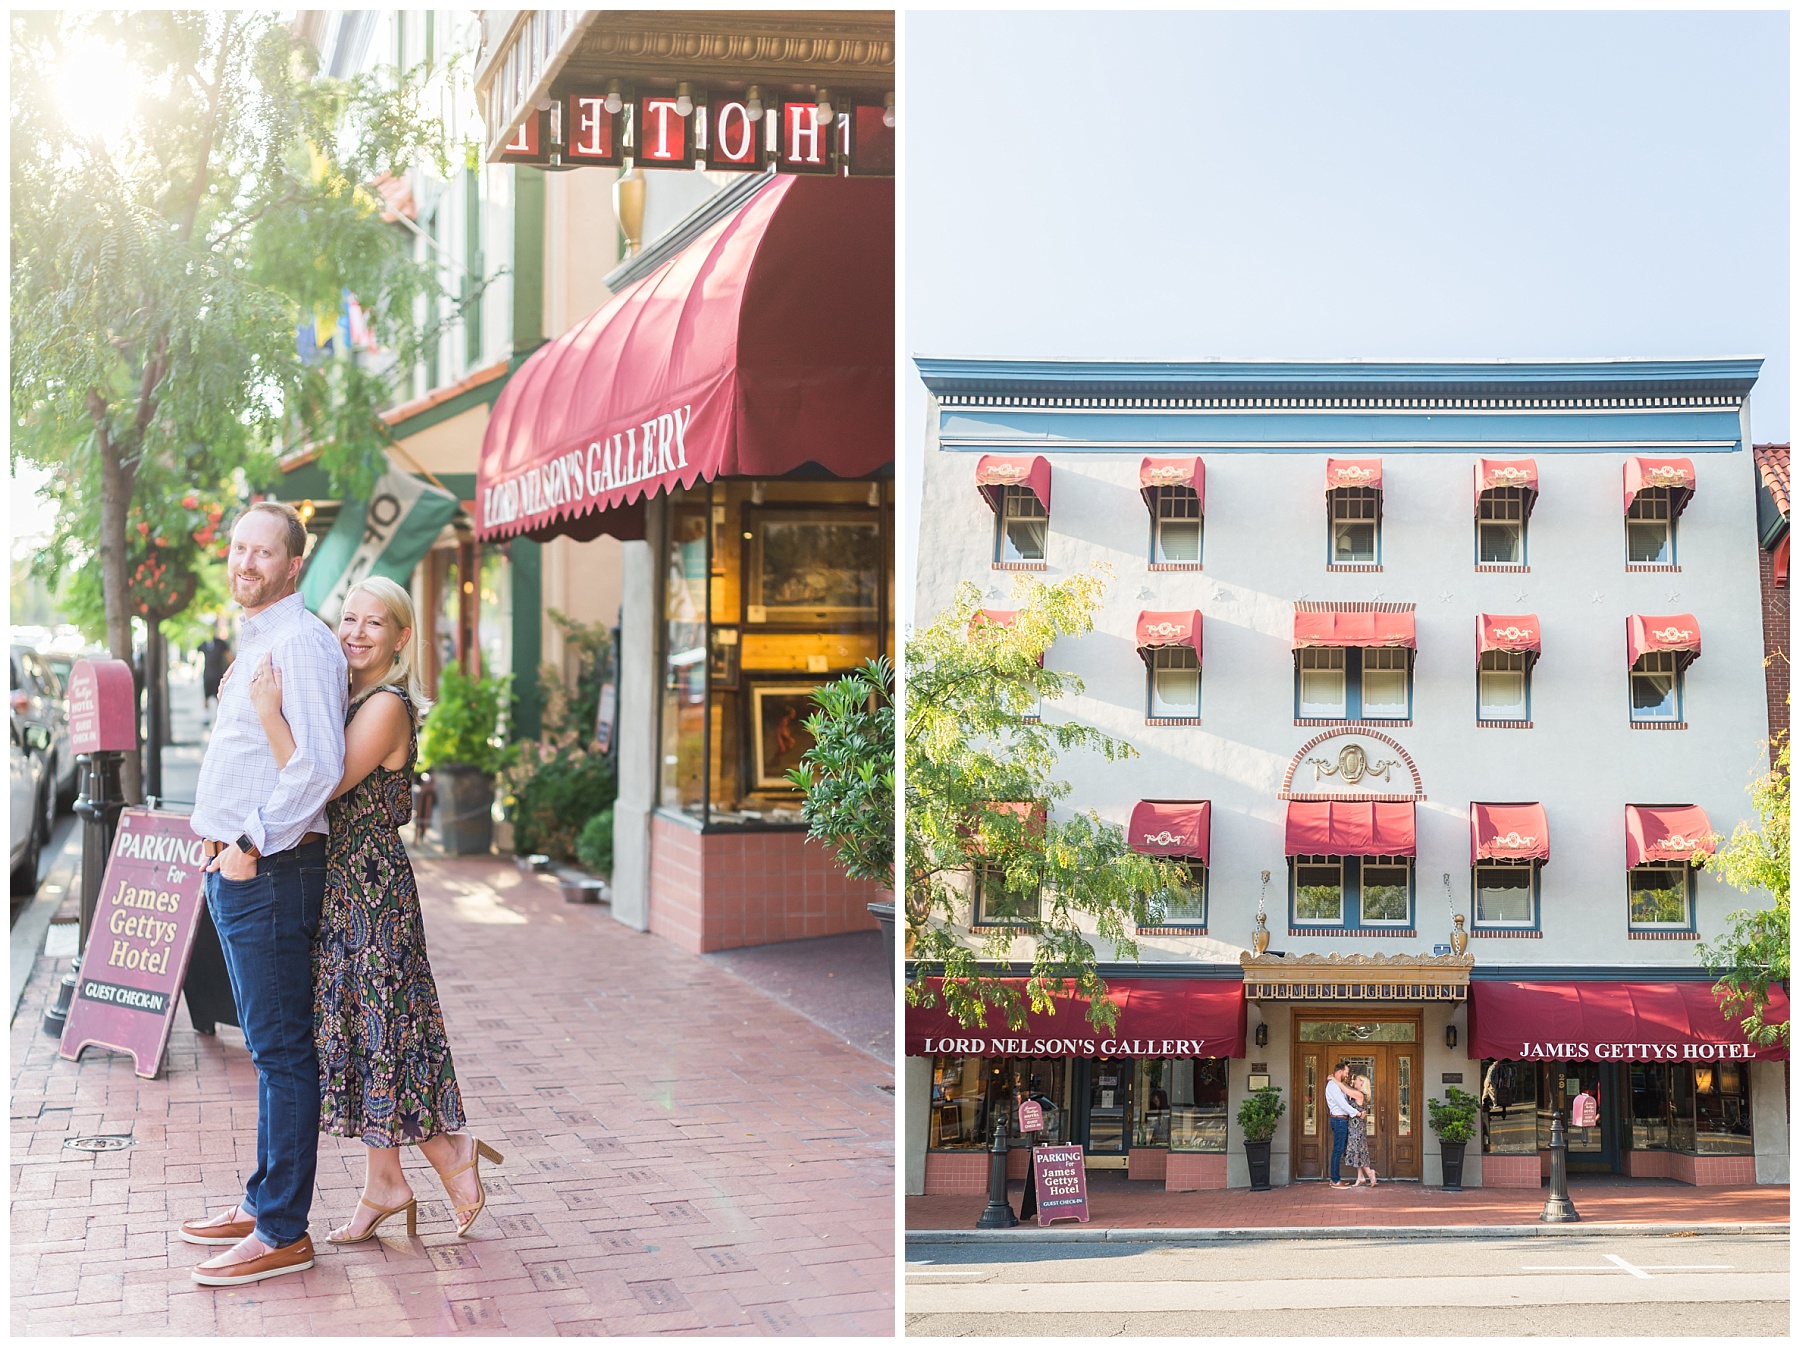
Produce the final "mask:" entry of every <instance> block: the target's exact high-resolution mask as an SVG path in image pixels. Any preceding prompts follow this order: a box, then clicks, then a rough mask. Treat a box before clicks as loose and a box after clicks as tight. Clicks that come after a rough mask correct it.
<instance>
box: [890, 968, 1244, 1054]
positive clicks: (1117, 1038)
mask: <svg viewBox="0 0 1800 1347" xmlns="http://www.w3.org/2000/svg"><path fill="white" fill-rule="evenodd" d="M1008 981H1009V982H1013V983H1014V985H1016V986H1018V987H1020V988H1021V990H1022V989H1023V987H1024V980H1023V979H1010V978H1009V979H1008ZM933 986H934V987H941V986H942V984H941V983H940V982H938V981H937V980H936V979H933ZM1106 987H1107V991H1108V993H1109V994H1110V995H1111V996H1112V999H1113V1000H1114V1001H1115V1002H1116V1003H1117V1004H1118V1007H1119V1019H1118V1022H1117V1024H1116V1025H1115V1026H1114V1027H1113V1028H1112V1029H1111V1030H1110V1031H1107V1030H1100V1029H1096V1028H1095V1027H1094V1026H1093V1025H1092V1024H1090V1023H1089V1022H1088V1018H1087V1010H1088V1003H1087V1001H1086V1000H1084V999H1082V998H1080V997H1076V996H1074V995H1064V996H1058V997H1056V998H1055V1008H1054V1009H1053V1010H1052V1011H1051V1012H1050V1013H1049V1014H1048V1015H1039V1014H1037V1013H1036V1012H1035V1011H1028V1012H1027V1014H1026V1022H1025V1027H1024V1028H1023V1029H1017V1030H1014V1029H1010V1028H1008V1027H1007V1024H1006V1020H1005V1017H1004V1016H1002V1015H1001V1014H999V1013H998V1012H997V1011H994V1010H989V1011H988V1012H987V1014H986V1020H987V1023H986V1024H985V1025H984V1026H983V1027H981V1028H966V1027H964V1026H963V1025H961V1024H958V1023H957V1022H956V1021H955V1020H953V1019H952V1018H951V1017H950V1012H949V1011H948V1010H947V1009H946V1008H945V1006H944V1002H943V1000H942V998H941V997H940V999H939V1001H938V1004H937V1005H935V1006H933V1007H932V1008H931V1009H929V1010H926V1009H924V1008H922V1007H919V1006H908V1007H907V1008H906V1055H907V1056H909V1057H932V1056H937V1055H940V1054H952V1053H953V1054H957V1055H961V1056H974V1057H1242V1056H1243V1055H1244V1026H1245V1020H1246V1016H1245V1013H1244V1009H1245V1007H1244V984H1243V981H1242V980H1241V979H1240V978H1235V977H1233V978H1217V979H1215V978H1113V979H1109V980H1108V981H1107V984H1106Z"/></svg>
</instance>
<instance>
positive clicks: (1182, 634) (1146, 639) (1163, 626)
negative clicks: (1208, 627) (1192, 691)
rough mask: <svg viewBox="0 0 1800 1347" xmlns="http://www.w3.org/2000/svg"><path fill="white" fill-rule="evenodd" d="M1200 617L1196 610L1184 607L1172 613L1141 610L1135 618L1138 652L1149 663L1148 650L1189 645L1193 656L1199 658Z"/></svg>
mask: <svg viewBox="0 0 1800 1347" xmlns="http://www.w3.org/2000/svg"><path fill="white" fill-rule="evenodd" d="M1200 635H1201V617H1200V614H1199V612H1198V611H1196V610H1194V609H1186V610H1182V611H1178V612H1173V613H1152V612H1141V613H1139V614H1138V620H1137V648H1138V654H1140V655H1142V656H1143V657H1144V662H1145V663H1149V660H1150V653H1149V652H1150V651H1152V650H1155V649H1157V648H1159V647H1163V646H1174V645H1185V646H1191V647H1192V648H1193V651H1194V658H1195V659H1196V660H1198V659H1199V658H1200Z"/></svg>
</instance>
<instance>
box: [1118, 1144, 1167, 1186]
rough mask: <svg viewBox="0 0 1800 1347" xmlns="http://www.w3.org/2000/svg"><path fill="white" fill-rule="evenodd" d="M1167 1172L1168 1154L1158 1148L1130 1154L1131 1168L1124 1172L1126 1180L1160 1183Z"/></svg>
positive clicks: (1134, 1151)
mask: <svg viewBox="0 0 1800 1347" xmlns="http://www.w3.org/2000/svg"><path fill="white" fill-rule="evenodd" d="M1168 1172H1169V1153H1168V1152H1167V1151H1165V1150H1163V1149H1161V1148H1160V1147H1158V1148H1156V1149H1154V1150H1151V1149H1148V1148H1145V1149H1141V1150H1136V1149H1134V1150H1133V1151H1132V1152H1131V1168H1130V1169H1128V1170H1126V1171H1125V1177H1126V1178H1128V1179H1154V1180H1156V1181H1158V1182H1161V1181H1162V1179H1163V1178H1164V1176H1166V1175H1167V1174H1168Z"/></svg>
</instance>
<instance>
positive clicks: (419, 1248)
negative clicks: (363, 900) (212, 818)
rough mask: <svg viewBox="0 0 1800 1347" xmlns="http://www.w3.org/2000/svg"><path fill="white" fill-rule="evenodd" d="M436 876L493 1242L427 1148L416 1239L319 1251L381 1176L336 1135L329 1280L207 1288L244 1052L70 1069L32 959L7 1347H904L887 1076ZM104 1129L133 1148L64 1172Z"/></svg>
mask: <svg viewBox="0 0 1800 1347" xmlns="http://www.w3.org/2000/svg"><path fill="white" fill-rule="evenodd" d="M171 793H173V792H171ZM415 865H416V869H417V871H418V874H419V882H420V889H421V896H422V902H423V906H424V911H425V922H426V929H427V932H428V939H429V943H430V949H431V958H432V965H433V968H434V970H435V972H436V975H437V982H438V989H439V993H440V995H441V997H442V1000H443V1004H444V1013H445V1017H446V1020H447V1022H448V1025H449V1030H450V1041H451V1045H452V1049H453V1051H454V1053H455V1057H456V1064H457V1074H458V1077H459V1079H460V1081H461V1084H462V1088H463V1094H464V1100H465V1103H466V1105H467V1109H468V1113H469V1117H470V1130H471V1131H472V1132H473V1133H474V1134H475V1135H476V1136H479V1137H482V1138H484V1139H486V1140H488V1141H490V1142H491V1143H492V1144H494V1145H495V1146H496V1147H497V1149H499V1150H500V1151H501V1152H502V1153H503V1154H504V1155H505V1156H506V1163H505V1164H504V1165H503V1166H501V1167H500V1168H499V1169H498V1170H497V1171H493V1173H494V1180H493V1182H491V1183H490V1184H489V1194H490V1199H489V1210H488V1212H487V1213H486V1214H484V1215H483V1216H482V1218H481V1219H480V1221H479V1222H478V1223H477V1225H476V1227H475V1229H476V1232H477V1237H476V1238H473V1239H469V1240H459V1239H457V1238H456V1237H455V1235H454V1233H453V1227H452V1224H451V1214H450V1211H449V1209H448V1204H447V1203H446V1202H445V1200H444V1196H443V1192H442V1189H441V1187H440V1186H439V1185H438V1184H437V1182H436V1179H435V1176H434V1175H433V1174H432V1173H431V1171H430V1169H429V1167H428V1166H426V1165H425V1164H424V1162H423V1160H422V1159H421V1158H420V1157H418V1156H417V1155H416V1154H414V1153H411V1152H409V1154H408V1158H407V1174H408V1177H409V1179H410V1180H411V1181H412V1183H413V1186H414V1189H415V1191H416V1192H417V1194H418V1196H419V1199H420V1202H419V1206H420V1237H419V1238H418V1239H417V1240H408V1239H407V1238H405V1237H404V1233H403V1231H404V1227H403V1226H397V1225H396V1223H393V1222H390V1223H389V1225H388V1227H386V1228H385V1229H384V1235H385V1234H386V1231H390V1230H396V1229H397V1230H399V1231H400V1232H401V1233H398V1234H395V1235H392V1236H389V1237H385V1238H382V1239H381V1240H380V1241H379V1242H375V1243H371V1244H366V1245H357V1246H353V1247H349V1248H343V1249H339V1248H337V1247H334V1246H331V1245H327V1244H324V1243H323V1235H324V1233H325V1230H326V1229H327V1228H328V1227H329V1226H331V1225H333V1224H335V1223H336V1222H338V1221H340V1220H342V1219H343V1218H344V1217H345V1216H346V1215H347V1214H348V1213H349V1212H350V1210H351V1208H352V1207H353V1206H354V1204H355V1201H356V1196H357V1193H358V1192H359V1191H360V1186H361V1174H362V1147H361V1145H360V1143H358V1142H355V1141H348V1140H344V1139H341V1138H334V1137H326V1138H323V1139H322V1142H321V1149H320V1166H319V1180H318V1193H317V1197H316V1199H315V1201H314V1204H313V1219H312V1236H313V1239H314V1242H315V1244H316V1245H317V1246H318V1248H319V1255H318V1263H317V1265H316V1266H315V1267H314V1268H313V1269H312V1270H311V1271H309V1272H306V1273H302V1274H299V1275H296V1276H291V1277H282V1278H278V1279H275V1280H273V1281H269V1282H262V1283H257V1284H255V1285H253V1286H250V1287H245V1288H239V1289H236V1290H208V1289H205V1288H202V1287H199V1286H196V1285H195V1284H194V1283H193V1282H192V1281H190V1280H189V1277H188V1272H189V1270H190V1269H191V1268H192V1267H193V1265H194V1264H196V1263H198V1262H200V1261H201V1260H202V1259H203V1258H205V1257H206V1256H207V1253H208V1251H207V1250H205V1249H202V1248H199V1247H195V1246H190V1245H187V1244H183V1243H182V1242H181V1241H180V1240H179V1239H178V1238H177V1237H176V1235H175V1232H174V1227H175V1225H176V1224H177V1222H179V1221H180V1220H181V1219H182V1218H184V1217H187V1216H191V1215H194V1214H196V1213H199V1212H203V1211H209V1210H215V1211H216V1210H218V1209H220V1208H221V1207H223V1206H225V1205H228V1204H229V1203H230V1202H231V1201H232V1200H234V1199H235V1197H236V1196H237V1195H238V1193H239V1191H240V1184H241V1181H242V1178H243V1177H244V1176H245V1175H246V1174H248V1172H249V1171H250V1169H251V1168H252V1167H253V1166H254V1156H255V1118H256V1076H255V1071H254V1069H253V1068H252V1067H251V1065H250V1061H249V1057H248V1055H247V1054H246V1052H245V1051H244V1049H243V1046H242V1039H241V1037H240V1036H238V1035H237V1034H236V1033H235V1031H233V1030H230V1029H227V1028H221V1029H220V1031H219V1033H218V1035H217V1037H211V1038H208V1037H202V1036H200V1035H197V1034H196V1033H195V1032H194V1031H193V1029H192V1028H191V1027H190V1025H189V1021H188V1017H187V1013H186V1011H185V1009H183V1010H180V1011H178V1012H177V1015H176V1022H175V1029H174V1034H173V1038H172V1041H171V1044H170V1050H169V1055H168V1058H167V1060H166V1063H165V1066H164V1070H163V1074H162V1077H161V1078H160V1079H158V1080H154V1081H144V1080H139V1079H138V1078H137V1077H136V1076H135V1075H133V1073H132V1070H131V1061H130V1059H129V1058H128V1057H122V1056H112V1055H110V1054H108V1053H106V1052H104V1051H102V1050H97V1049H90V1050H89V1052H88V1053H87V1055H86V1057H85V1058H84V1059H83V1060H82V1061H81V1062H80V1063H79V1064H77V1063H73V1062H65V1061H63V1060H61V1059H60V1058H59V1057H58V1056H57V1055H56V1045H55V1043H54V1042H53V1041H52V1040H50V1039H48V1038H46V1037H45V1036H44V1035H43V1034H42V1033H40V1032H39V1022H40V1020H41V1017H42V1014H43V1009H44V1005H45V1003H46V1001H47V999H48V998H49V997H51V996H53V995H54V991H55V986H56V983H57V982H58V980H59V979H60V978H61V977H62V975H63V973H64V972H65V971H67V968H68V961H67V960H66V959H58V958H53V957H49V956H40V957H39V958H38V959H37V960H36V963H35V967H34V968H33V971H32V974H31V978H30V981H29V982H28V984H27V986H26V989H25V994H24V996H23V998H22V999H21V1002H20V1005H19V1009H18V1012H17V1014H16V1015H15V1017H14V1019H13V1025H12V1063H13V1093H12V1128H13V1148H12V1153H13V1167H12V1175H13V1189H12V1198H13V1200H12V1244H11V1272H12V1321H11V1323H12V1331H13V1333H14V1334H15V1335H20V1334H29V1335H40V1334H56V1335H62V1334H70V1333H106V1334H175V1333H180V1334H195V1335H205V1336H212V1335H231V1336H251V1335H355V1334H368V1333H371V1332H377V1333H381V1334H420V1333H451V1332H469V1333H476V1334H484V1335H485V1334H510V1335H519V1334H540V1335H541V1334H600V1333H606V1334H620V1333H626V1334H639V1333H667V1332H686V1333H734V1334H745V1333H748V1334H759V1333H760V1334H770V1335H784V1336H792V1335H807V1334H812V1335H826V1334H853V1335H882V1336H887V1335H890V1334H892V1333H893V1331H894V1324H895V1318H894V1297H893V1288H894V1252H895V1249H894V1245H895V1239H894V1230H893V1210H894V1207H893V1194H894V1144H893V1116H894V1096H893V1093H892V1088H893V1072H892V1069H891V1067H890V1066H888V1065H886V1064H884V1063H882V1062H880V1061H878V1060H876V1059H874V1058H872V1057H871V1056H869V1055H868V1054H867V1053H866V1052H863V1051H858V1050H856V1049H855V1048H852V1047H850V1046H848V1045H847V1044H846V1043H844V1042H843V1041H842V1038H841V1037H840V1036H839V1035H838V1034H834V1033H831V1032H828V1031H827V1030H825V1029H822V1028H821V1027H819V1026H818V1025H817V1024H815V1023H813V1022H812V1021H811V1020H810V1019H808V1018H806V1017H805V1016H803V1015H802V1014H800V1013H797V1012H796V1011H795V1010H792V1009H789V1008H787V1007H786V1006H783V1005H782V1004H780V1003H778V1002H777V1001H776V1000H773V999H771V998H770V997H769V996H767V995H765V994H763V993H762V992H761V991H758V990H757V989H756V988H755V987H754V986H752V985H750V984H749V983H747V982H745V981H743V980H742V979H741V978H740V977H738V976H734V975H733V974H732V973H729V972H727V971H725V969H723V968H720V967H716V966H714V965H713V964H712V963H709V962H708V961H707V960H705V959H701V958H696V957H694V956H692V955H689V954H686V953H683V952H682V951H680V950H678V949H676V948H674V947H673V946H672V945H670V944H669V943H668V942H667V941H662V940H656V939H653V938H650V937H647V936H643V935H640V934H637V933H635V932H633V931H630V930H628V929H626V928H625V927H623V926H621V925H620V924H619V923H617V922H615V921H613V920H612V918H611V917H610V915H608V913H607V910H606V909H605V908H604V907H597V906H576V905H570V904H567V903H565V902H563V901H562V898H561V896H560V894H559V891H558V889H557V886H556V883H555V881H554V880H553V879H552V878H551V877H549V876H540V875H526V874H521V873H520V872H519V870H518V869H517V868H516V867H515V866H514V865H513V864H512V863H511V862H510V861H506V860H501V859H497V858H495V859H487V858H482V859H458V860H451V859H443V858H433V857H427V856H424V855H419V856H418V857H417V859H416V861H415ZM94 1134H120V1135H124V1136H127V1137H129V1139H130V1143H131V1144H130V1145H129V1146H128V1147H126V1148H125V1149H123V1150H120V1151H115V1152H103V1153H100V1154H93V1153H89V1152H85V1151H79V1150H72V1149H67V1148H66V1147H65V1142H67V1141H70V1140H72V1139H74V1138H76V1137H82V1136H91V1135H94Z"/></svg>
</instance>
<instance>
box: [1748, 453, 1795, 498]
mask: <svg viewBox="0 0 1800 1347" xmlns="http://www.w3.org/2000/svg"><path fill="white" fill-rule="evenodd" d="M1750 455H1751V457H1752V458H1753V459H1754V460H1755V461H1756V471H1757V472H1758V473H1759V474H1761V476H1762V480H1763V485H1764V486H1766V487H1768V488H1769V494H1770V495H1771V496H1773V497H1775V508H1776V509H1778V510H1780V511H1781V512H1782V513H1783V514H1787V513H1788V447H1787V445H1785V444H1758V445H1755V446H1753V447H1752V448H1751V450H1750Z"/></svg>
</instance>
